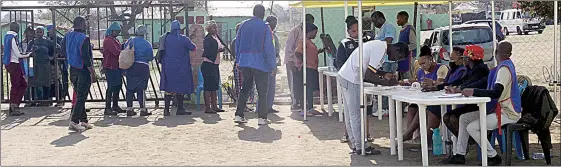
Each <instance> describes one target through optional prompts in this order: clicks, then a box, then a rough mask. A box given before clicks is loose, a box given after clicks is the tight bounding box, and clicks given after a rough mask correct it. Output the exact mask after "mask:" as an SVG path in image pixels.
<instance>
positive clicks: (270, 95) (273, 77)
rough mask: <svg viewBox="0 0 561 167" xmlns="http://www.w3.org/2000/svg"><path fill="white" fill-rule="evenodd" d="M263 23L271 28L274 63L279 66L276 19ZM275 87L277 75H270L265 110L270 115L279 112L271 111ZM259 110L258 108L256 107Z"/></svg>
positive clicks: (271, 17) (271, 18)
mask: <svg viewBox="0 0 561 167" xmlns="http://www.w3.org/2000/svg"><path fill="white" fill-rule="evenodd" d="M265 21H266V22H267V23H268V24H269V27H271V31H273V44H274V45H275V53H276V61H277V66H278V65H279V64H280V55H279V54H280V47H281V46H280V43H279V38H278V37H277V34H276V33H275V28H276V27H277V17H275V16H268V17H267V19H265ZM276 85H277V73H272V74H271V76H269V88H268V89H267V105H268V106H267V108H268V110H269V112H270V113H278V112H279V111H277V110H275V109H273V102H274V101H275V88H276ZM258 108H259V107H258Z"/></svg>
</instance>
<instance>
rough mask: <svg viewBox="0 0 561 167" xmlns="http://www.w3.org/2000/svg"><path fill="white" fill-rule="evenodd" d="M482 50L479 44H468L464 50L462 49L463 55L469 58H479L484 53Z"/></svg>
mask: <svg viewBox="0 0 561 167" xmlns="http://www.w3.org/2000/svg"><path fill="white" fill-rule="evenodd" d="M483 52H484V50H483V48H482V47H481V46H478V45H468V46H466V50H465V51H464V56H467V57H469V59H470V60H481V59H483V57H485V55H484V54H483Z"/></svg>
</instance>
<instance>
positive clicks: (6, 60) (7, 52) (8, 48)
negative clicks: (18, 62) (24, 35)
mask: <svg viewBox="0 0 561 167" xmlns="http://www.w3.org/2000/svg"><path fill="white" fill-rule="evenodd" d="M12 39H16V44H18V43H19V42H18V40H17V38H16V36H15V35H12V34H6V36H4V57H2V64H4V65H8V64H10V59H11V57H12Z"/></svg>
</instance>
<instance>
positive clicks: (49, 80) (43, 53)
mask: <svg viewBox="0 0 561 167" xmlns="http://www.w3.org/2000/svg"><path fill="white" fill-rule="evenodd" d="M44 34H45V28H44V27H42V26H38V27H37V28H35V39H34V40H33V41H31V43H29V45H28V47H27V50H30V51H32V53H31V55H32V56H33V68H32V69H30V70H32V71H33V72H32V73H33V75H32V76H30V77H29V79H28V81H29V87H31V90H32V91H31V92H32V94H31V95H32V96H33V99H35V100H49V97H51V92H50V87H51V84H54V76H56V71H53V70H54V69H55V68H54V65H53V64H51V63H50V61H51V60H53V59H54V49H55V43H54V42H52V41H51V40H49V39H47V38H45V36H44ZM38 105H39V106H50V105H51V104H50V103H49V102H39V103H38Z"/></svg>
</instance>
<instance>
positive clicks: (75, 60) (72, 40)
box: [62, 30, 93, 69]
mask: <svg viewBox="0 0 561 167" xmlns="http://www.w3.org/2000/svg"><path fill="white" fill-rule="evenodd" d="M63 46H64V47H63V48H62V49H63V51H62V52H63V53H65V54H66V59H67V60H68V64H69V65H70V66H71V67H74V68H77V69H83V68H87V67H91V66H92V62H93V57H92V48H91V44H90V38H89V37H88V36H87V35H86V34H84V32H83V31H80V30H75V31H72V32H69V33H67V34H66V36H65V37H64V41H63Z"/></svg>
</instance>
